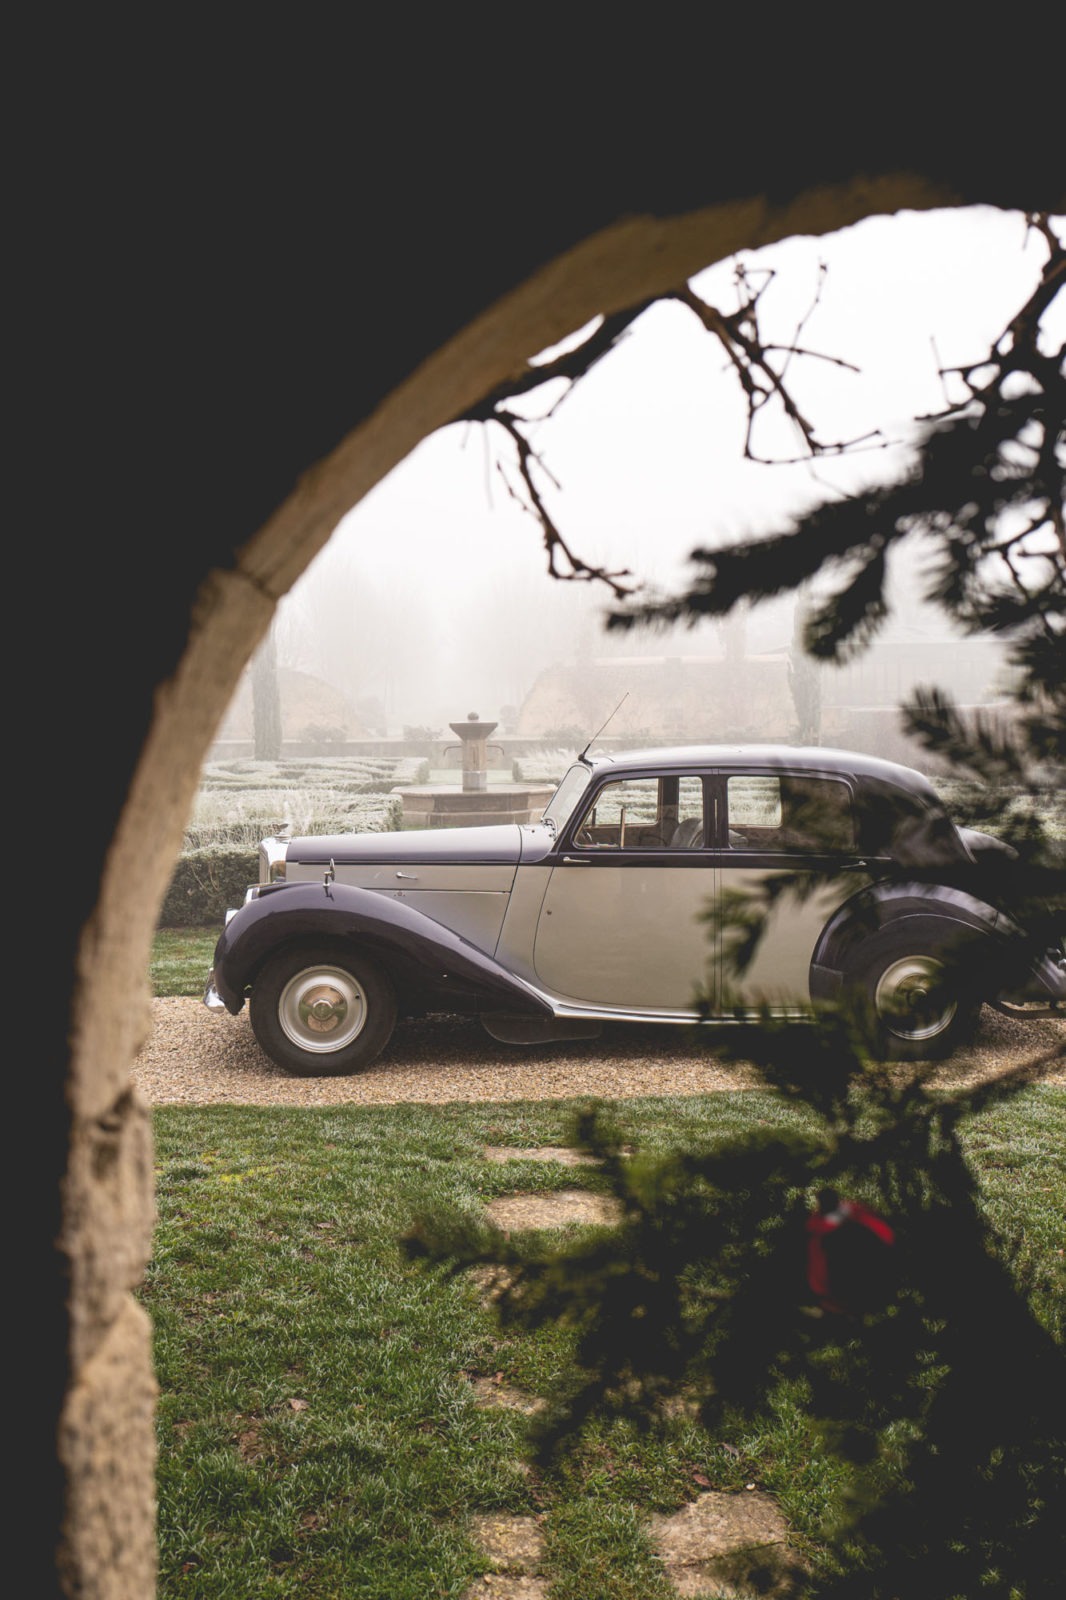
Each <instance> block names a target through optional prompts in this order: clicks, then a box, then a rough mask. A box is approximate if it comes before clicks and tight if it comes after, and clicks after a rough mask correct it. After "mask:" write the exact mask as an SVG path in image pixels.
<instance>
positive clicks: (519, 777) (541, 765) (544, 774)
mask: <svg viewBox="0 0 1066 1600" xmlns="http://www.w3.org/2000/svg"><path fill="white" fill-rule="evenodd" d="M576 756H577V751H576V750H537V751H534V753H533V754H532V755H528V756H518V757H517V758H516V759H515V761H514V763H513V769H512V770H513V775H514V781H515V783H558V782H559V780H560V778H561V777H562V776H563V773H564V772H565V771H566V769H567V767H571V766H573V764H574V760H575V758H576Z"/></svg>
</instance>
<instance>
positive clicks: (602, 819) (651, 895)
mask: <svg viewBox="0 0 1066 1600" xmlns="http://www.w3.org/2000/svg"><path fill="white" fill-rule="evenodd" d="M710 820H711V818H710V811H709V809H708V799H707V795H706V792H705V784H704V780H703V778H702V777H701V776H700V775H699V774H698V773H669V774H658V775H648V776H637V777H628V778H624V779H611V780H608V781H606V782H603V783H601V784H600V785H599V786H598V787H597V788H596V789H595V790H594V791H593V792H592V793H591V795H590V798H589V802H588V804H587V805H586V807H585V808H584V810H583V812H582V813H581V815H580V817H579V818H578V819H577V821H576V822H575V823H573V824H571V825H570V826H568V828H567V829H566V830H565V831H564V834H563V836H562V838H561V840H560V843H559V847H558V849H557V851H556V852H555V855H554V858H553V861H552V864H551V871H550V877H549V881H548V885H547V888H546V890H545V894H544V899H543V902H542V904H541V910H540V916H539V919H538V923H537V929H536V935H535V939H534V947H533V964H534V970H535V972H536V976H537V979H538V981H539V982H540V983H542V984H543V985H544V986H545V987H546V988H547V989H549V990H551V991H553V992H554V993H555V994H557V995H559V996H561V997H564V998H566V999H568V1000H571V1001H574V1002H578V1003H581V1004H587V1005H592V1006H597V1007H610V1008H615V1007H618V1008H622V1009H635V1010H640V1011H686V1010H692V1009H693V1008H694V1007H695V1005H696V1003H697V999H698V992H699V990H700V989H701V987H703V986H705V985H706V983H707V981H708V978H709V975H710V967H711V957H712V948H711V944H710V940H709V935H708V929H707V926H706V925H705V923H704V922H703V920H702V918H703V914H704V913H705V912H706V911H707V909H708V908H709V906H710V904H711V902H712V901H713V898H714V895H715V889H716V870H715V857H714V853H713V852H712V851H711V850H710V849H709V848H708V847H707V838H708V828H709V826H710Z"/></svg>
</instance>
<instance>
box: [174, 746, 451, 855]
mask: <svg viewBox="0 0 1066 1600" xmlns="http://www.w3.org/2000/svg"><path fill="white" fill-rule="evenodd" d="M421 765H422V763H420V762H419V761H417V760H414V759H403V760H399V761H397V760H396V759H394V758H393V757H391V756H368V757H358V758H356V757H348V758H343V757H329V756H321V757H306V758H304V759H301V760H299V761H245V760H238V761H217V762H211V763H210V764H209V765H208V766H206V767H205V768H204V770H203V774H202V776H201V780H200V789H199V792H198V793H197V796H196V801H195V803H194V806H193V812H192V816H191V818H190V819H189V822H188V825H187V827H186V830H185V849H186V850H197V849H202V848H204V847H205V846H207V845H212V844H225V845H235V846H244V847H248V848H250V849H254V848H256V847H258V844H259V841H260V839H263V838H265V837H267V836H268V835H270V834H275V833H278V832H280V830H281V829H282V828H286V827H287V828H289V829H290V830H291V831H292V832H293V833H296V834H303V833H383V832H388V831H390V830H392V829H396V828H399V827H400V826H401V823H402V820H403V807H402V804H401V802H400V800H399V799H398V798H397V797H396V796H395V795H393V794H391V793H390V790H392V789H393V788H394V787H395V786H396V785H397V784H401V783H414V782H417V781H418V778H419V772H420V768H421Z"/></svg>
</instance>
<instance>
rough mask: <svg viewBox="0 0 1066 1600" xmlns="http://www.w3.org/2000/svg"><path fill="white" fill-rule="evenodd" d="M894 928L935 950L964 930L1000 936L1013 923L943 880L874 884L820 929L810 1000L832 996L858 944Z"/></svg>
mask: <svg viewBox="0 0 1066 1600" xmlns="http://www.w3.org/2000/svg"><path fill="white" fill-rule="evenodd" d="M892 930H894V931H895V932H896V933H898V935H899V936H900V937H901V938H904V939H907V938H913V939H914V940H915V942H916V944H920V945H921V946H922V947H925V948H929V947H933V948H935V947H936V946H938V945H944V946H947V945H950V944H951V943H952V942H954V941H955V940H957V939H959V937H960V936H965V935H966V934H967V933H968V934H971V935H972V934H985V935H987V936H989V937H993V936H997V935H998V936H1000V937H1003V936H1005V935H1006V934H1007V933H1009V932H1011V931H1013V924H1012V923H1010V922H1009V920H1008V919H1007V918H1006V917H1004V916H1003V915H1002V914H1001V913H1000V912H998V911H997V910H996V909H995V907H994V906H990V905H987V904H986V903H985V902H984V901H983V900H979V899H978V898H977V896H976V895H972V894H969V893H968V892H967V891H966V890H965V889H958V888H953V887H951V886H949V885H947V884H916V883H879V884H874V885H873V886H872V887H870V888H867V889H863V890H860V892H859V893H858V894H856V895H853V896H852V897H851V898H850V899H849V900H846V901H845V902H844V904H843V905H841V906H839V907H838V908H837V910H836V911H835V912H834V914H833V915H832V917H830V919H829V921H828V922H827V923H826V925H825V927H824V928H823V929H822V932H821V934H820V935H819V937H818V942H817V944H816V945H815V947H814V953H813V955H812V957H811V975H810V985H811V999H812V1000H814V1001H819V1000H823V1001H824V1000H833V999H836V998H837V996H838V995H839V994H840V991H841V989H842V987H843V983H844V974H845V972H846V971H847V970H848V968H849V966H850V965H851V963H852V959H853V957H854V955H855V953H856V951H857V950H858V949H859V947H860V946H861V945H862V943H863V942H864V941H865V940H868V939H872V938H880V937H881V936H883V935H884V934H886V933H888V932H890V931H892Z"/></svg>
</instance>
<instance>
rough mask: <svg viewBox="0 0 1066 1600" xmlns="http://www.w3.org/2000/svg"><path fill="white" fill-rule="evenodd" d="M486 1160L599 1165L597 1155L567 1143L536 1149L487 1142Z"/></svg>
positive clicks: (545, 1145)
mask: <svg viewBox="0 0 1066 1600" xmlns="http://www.w3.org/2000/svg"><path fill="white" fill-rule="evenodd" d="M482 1155H483V1156H484V1158H485V1160H486V1161H556V1162H558V1164H559V1165H560V1166H562V1167H598V1166H599V1164H600V1163H599V1161H598V1159H597V1158H596V1157H595V1156H590V1155H586V1154H585V1152H584V1151H583V1150H571V1149H569V1148H568V1146H566V1145H561V1144H559V1145H557V1144H544V1145H538V1146H537V1148H536V1149H534V1150H516V1149H514V1147H513V1146H511V1145H506V1144H487V1145H486V1146H485V1148H484V1150H483V1151H482Z"/></svg>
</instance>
